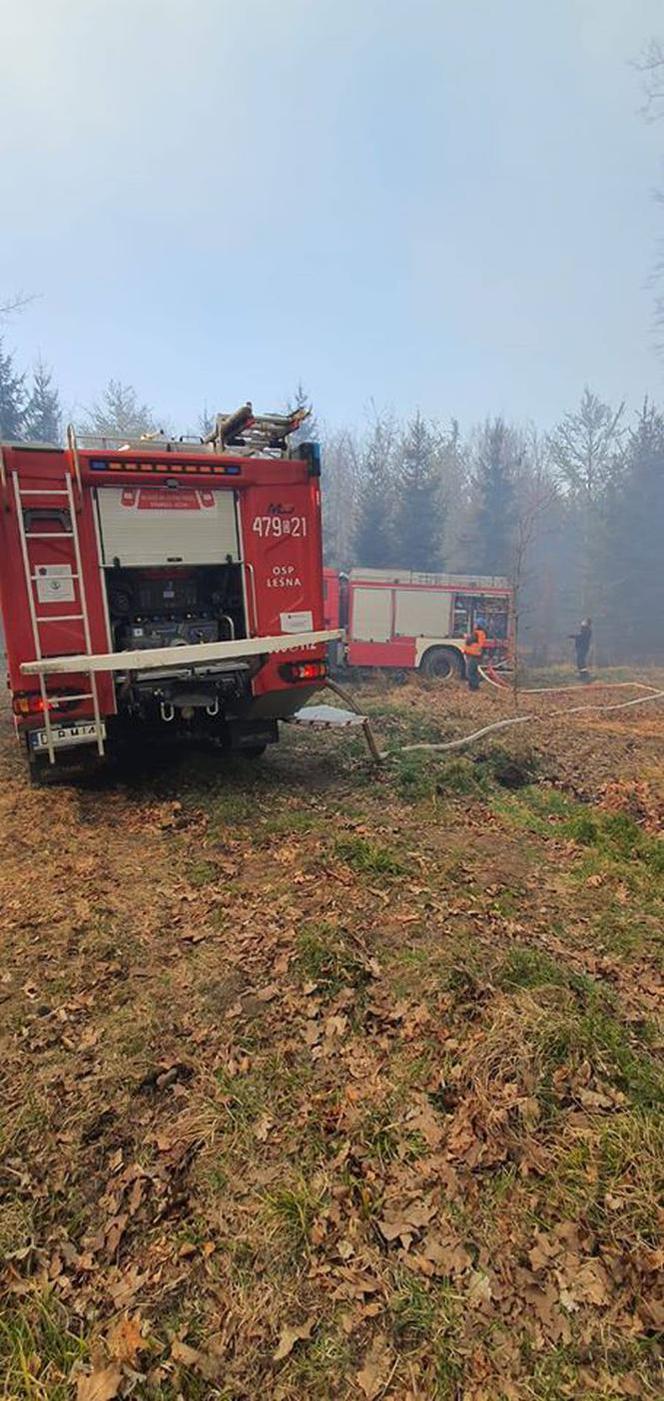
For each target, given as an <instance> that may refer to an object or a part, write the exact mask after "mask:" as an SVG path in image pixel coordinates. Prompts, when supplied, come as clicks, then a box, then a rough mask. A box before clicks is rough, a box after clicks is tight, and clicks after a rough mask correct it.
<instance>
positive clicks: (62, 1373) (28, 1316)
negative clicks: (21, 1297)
mask: <svg viewBox="0 0 664 1401" xmlns="http://www.w3.org/2000/svg"><path fill="white" fill-rule="evenodd" d="M87 1355H88V1346H87V1343H86V1341H85V1339H84V1338H81V1337H80V1336H79V1335H78V1334H77V1333H76V1332H74V1330H73V1329H72V1328H71V1327H70V1324H69V1322H68V1319H67V1315H66V1313H65V1310H64V1309H63V1308H62V1306H61V1305H60V1304H59V1303H58V1301H57V1300H56V1299H54V1298H53V1296H52V1295H50V1294H44V1295H42V1296H41V1297H37V1298H35V1297H33V1298H32V1299H31V1300H30V1302H29V1303H25V1304H24V1305H22V1306H19V1307H17V1308H11V1307H7V1308H5V1309H4V1310H3V1312H2V1314H1V1315H0V1370H1V1374H2V1382H3V1388H4V1389H3V1393H2V1394H3V1395H4V1396H6V1397H9V1398H11V1401H46V1398H48V1401H69V1398H70V1397H71V1394H72V1388H71V1383H70V1381H69V1374H70V1372H71V1369H72V1367H73V1366H74V1364H75V1363H76V1362H81V1361H83V1360H84V1359H85V1358H87Z"/></svg>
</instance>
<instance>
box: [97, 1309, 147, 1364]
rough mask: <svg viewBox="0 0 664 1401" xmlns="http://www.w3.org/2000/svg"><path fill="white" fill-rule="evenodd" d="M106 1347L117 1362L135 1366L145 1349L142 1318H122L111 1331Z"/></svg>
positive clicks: (138, 1316)
mask: <svg viewBox="0 0 664 1401" xmlns="http://www.w3.org/2000/svg"><path fill="white" fill-rule="evenodd" d="M106 1346H107V1348H108V1351H109V1354H110V1356H111V1357H112V1358H113V1360H114V1361H115V1362H128V1363H129V1364H130V1365H131V1366H133V1364H134V1362H135V1361H136V1357H137V1355H138V1353H139V1352H141V1351H142V1350H143V1348H144V1347H145V1341H144V1338H143V1335H142V1333H141V1316H140V1314H138V1313H137V1314H136V1315H135V1316H134V1318H129V1317H127V1318H120V1319H118V1322H117V1323H115V1324H114V1325H113V1327H112V1328H111V1329H109V1333H108V1337H107V1339H106Z"/></svg>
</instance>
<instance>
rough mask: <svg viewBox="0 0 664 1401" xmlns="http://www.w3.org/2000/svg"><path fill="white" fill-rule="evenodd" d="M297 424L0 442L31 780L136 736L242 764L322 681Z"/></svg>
mask: <svg viewBox="0 0 664 1401" xmlns="http://www.w3.org/2000/svg"><path fill="white" fill-rule="evenodd" d="M302 418H303V415H302V413H296V414H294V415H289V416H284V415H271V416H268V417H262V418H261V417H257V416H256V415H254V413H253V410H252V407H251V405H250V404H247V405H245V406H244V407H243V408H242V409H240V410H238V411H237V413H234V414H228V415H219V417H218V418H217V421H216V426H215V430H214V432H213V433H212V434H211V435H210V438H209V439H208V440H207V441H205V442H201V440H200V439H198V440H196V441H195V442H187V441H184V440H179V441H177V442H174V441H169V440H167V439H165V438H164V437H163V436H159V437H156V438H155V439H152V440H144V439H141V440H139V441H138V442H135V443H128V442H121V441H119V440H118V441H115V442H114V441H112V440H109V439H103V440H97V441H96V442H94V443H87V442H85V440H83V439H81V440H80V441H77V439H76V436H75V434H74V432H73V431H72V430H69V434H68V446H67V448H66V449H60V448H56V447H45V446H41V445H35V444H32V445H30V444H20V443H16V444H5V445H3V446H2V447H0V603H1V606H2V617H3V622H4V632H5V643H6V651H7V661H8V672H9V676H8V681H9V688H10V691H11V699H12V708H13V713H14V721H15V727H16V732H17V736H18V738H19V740H20V741H21V743H22V745H23V746H24V747H25V750H26V752H27V755H28V758H29V761H30V764H31V767H32V768H33V770H34V771H35V772H37V773H38V772H39V771H41V770H42V769H43V768H44V767H48V765H49V764H53V763H54V762H55V760H56V758H59V757H60V756H63V757H65V758H66V757H67V756H68V755H69V756H71V754H72V751H73V750H74V748H75V747H77V746H79V745H83V744H90V745H91V746H92V745H94V747H95V748H96V750H97V752H98V754H100V755H102V754H104V752H105V751H106V749H107V748H112V747H113V746H114V745H115V743H116V742H118V741H121V740H122V738H123V737H127V736H129V737H131V736H132V735H136V734H137V732H138V731H139V727H142V731H143V732H147V731H148V730H152V731H155V730H156V731H158V732H161V733H166V732H169V733H180V734H185V733H188V734H192V733H193V734H204V735H209V736H212V737H214V738H216V739H218V740H220V741H221V742H222V743H223V745H224V746H225V747H227V748H234V749H240V750H242V751H244V753H246V754H250V755H255V754H257V753H260V752H262V750H263V749H264V747H265V745H266V744H269V743H271V742H273V741H275V740H276V739H277V738H278V732H277V722H278V721H279V720H280V719H287V718H288V717H290V716H291V715H292V714H293V713H294V712H295V711H296V710H298V709H299V708H300V707H301V706H302V705H303V704H304V702H305V700H306V699H307V698H308V697H309V696H311V695H312V694H313V693H314V691H315V690H316V689H318V688H319V687H320V686H321V685H323V684H324V682H325V676H326V648H327V645H328V644H329V643H330V642H331V641H333V640H334V639H335V638H336V637H338V635H339V634H338V632H337V631H336V630H335V629H332V630H330V629H326V628H325V626H324V615H323V570H322V553H321V507H320V482H319V475H320V455H319V450H318V445H317V444H315V443H306V442H301V443H299V444H298V445H297V446H291V445H290V440H291V435H292V434H293V433H294V431H295V429H296V428H298V427H299V426H300V424H301V421H302Z"/></svg>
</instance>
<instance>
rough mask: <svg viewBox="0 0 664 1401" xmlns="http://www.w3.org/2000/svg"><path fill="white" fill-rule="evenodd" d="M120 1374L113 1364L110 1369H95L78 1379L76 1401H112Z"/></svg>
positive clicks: (116, 1391)
mask: <svg viewBox="0 0 664 1401" xmlns="http://www.w3.org/2000/svg"><path fill="white" fill-rule="evenodd" d="M121 1381H122V1372H121V1371H120V1368H119V1367H118V1366H116V1365H115V1363H114V1364H113V1365H112V1366H110V1367H96V1368H95V1370H94V1372H88V1373H87V1374H86V1375H85V1376H81V1377H79V1378H78V1381H77V1383H76V1401H113V1397H114V1396H117V1394H118V1388H119V1386H120V1382H121Z"/></svg>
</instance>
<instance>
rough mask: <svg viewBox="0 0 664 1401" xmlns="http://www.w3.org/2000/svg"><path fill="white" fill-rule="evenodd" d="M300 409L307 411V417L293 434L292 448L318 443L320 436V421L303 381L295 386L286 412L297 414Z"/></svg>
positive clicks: (291, 439) (291, 438)
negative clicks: (300, 444) (298, 444)
mask: <svg viewBox="0 0 664 1401" xmlns="http://www.w3.org/2000/svg"><path fill="white" fill-rule="evenodd" d="M298 409H306V411H307V417H306V418H305V420H304V423H303V424H302V425H301V427H300V428H296V430H295V432H294V433H292V434H291V436H290V439H289V442H290V443H291V445H292V446H295V444H296V443H302V442H304V443H310V442H316V441H317V439H318V436H319V427H318V420H317V418H316V414H315V412H314V406H313V402H312V400H311V399H310V397H309V394H308V393H307V390H306V389H305V387H304V385H303V383H302V380H301V379H299V380H298V382H297V384H296V386H295V392H294V393H293V394H292V395H291V397H290V398H289V399H288V400H287V403H286V408H285V410H284V412H285V413H287V414H291V413H295V412H296V411H297V410H298Z"/></svg>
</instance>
